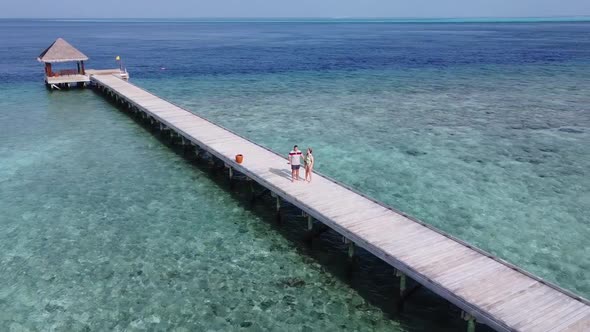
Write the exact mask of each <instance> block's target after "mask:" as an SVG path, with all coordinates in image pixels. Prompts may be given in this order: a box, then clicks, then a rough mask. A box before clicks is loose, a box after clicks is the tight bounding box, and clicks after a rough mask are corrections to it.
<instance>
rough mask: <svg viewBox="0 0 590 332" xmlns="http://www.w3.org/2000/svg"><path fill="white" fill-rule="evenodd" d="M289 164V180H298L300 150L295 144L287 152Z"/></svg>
mask: <svg viewBox="0 0 590 332" xmlns="http://www.w3.org/2000/svg"><path fill="white" fill-rule="evenodd" d="M288 160H289V164H291V182H295V180H297V181H299V167H301V151H299V147H298V146H297V145H295V146H294V147H293V150H292V151H291V152H289V158H288Z"/></svg>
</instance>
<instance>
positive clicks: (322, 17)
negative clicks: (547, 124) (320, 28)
mask: <svg viewBox="0 0 590 332" xmlns="http://www.w3.org/2000/svg"><path fill="white" fill-rule="evenodd" d="M215 19H221V20H276V19H280V20H297V19H304V20H314V19H316V20H367V19H372V20H453V19H463V20H469V19H472V20H476V19H590V14H584V15H555V16H307V17H305V16H303V17H302V16H191V17H188V16H187V17H147V16H146V17H90V16H88V17H42V16H39V17H1V16H0V20H215Z"/></svg>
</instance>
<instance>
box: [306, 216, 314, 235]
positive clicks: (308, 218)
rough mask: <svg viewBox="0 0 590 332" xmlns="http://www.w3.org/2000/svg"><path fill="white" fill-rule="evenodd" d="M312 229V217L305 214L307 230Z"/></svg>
mask: <svg viewBox="0 0 590 332" xmlns="http://www.w3.org/2000/svg"><path fill="white" fill-rule="evenodd" d="M312 229H313V217H312V216H310V215H307V231H309V232H311V230H312Z"/></svg>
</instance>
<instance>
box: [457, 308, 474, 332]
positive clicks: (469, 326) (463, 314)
mask: <svg viewBox="0 0 590 332" xmlns="http://www.w3.org/2000/svg"><path fill="white" fill-rule="evenodd" d="M461 317H462V318H463V319H464V320H466V321H467V332H475V322H476V320H475V317H473V316H471V315H470V314H468V313H466V312H465V311H462V312H461Z"/></svg>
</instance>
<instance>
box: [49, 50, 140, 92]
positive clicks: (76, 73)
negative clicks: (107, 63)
mask: <svg viewBox="0 0 590 332" xmlns="http://www.w3.org/2000/svg"><path fill="white" fill-rule="evenodd" d="M37 60H38V61H39V62H42V63H44V64H45V85H46V86H47V87H48V88H49V89H52V90H53V89H58V90H61V89H63V88H70V87H73V86H78V87H85V86H87V85H89V84H90V76H92V75H117V76H119V77H120V78H122V79H125V80H127V79H129V73H127V70H126V69H125V70H123V68H122V67H120V68H118V69H102V70H94V69H86V68H85V67H84V61H87V60H88V57H87V56H86V55H85V54H84V53H82V52H80V51H79V50H78V49H76V48H75V47H74V46H72V45H71V44H70V43H68V42H67V41H65V40H64V39H62V38H57V39H56V40H55V41H54V42H53V44H51V45H50V46H49V47H48V48H47V49H45V51H43V52H42V53H41V54H40V55H39V57H37ZM72 62H73V63H76V68H65V69H56V68H55V67H57V66H58V65H61V64H62V63H72Z"/></svg>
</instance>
